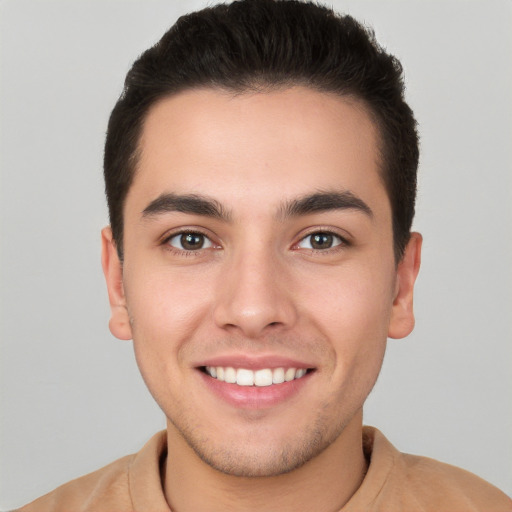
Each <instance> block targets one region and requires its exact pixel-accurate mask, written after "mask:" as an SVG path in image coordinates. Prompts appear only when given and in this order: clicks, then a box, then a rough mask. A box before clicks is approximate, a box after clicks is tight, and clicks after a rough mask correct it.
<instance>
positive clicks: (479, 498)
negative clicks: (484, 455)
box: [395, 454, 512, 512]
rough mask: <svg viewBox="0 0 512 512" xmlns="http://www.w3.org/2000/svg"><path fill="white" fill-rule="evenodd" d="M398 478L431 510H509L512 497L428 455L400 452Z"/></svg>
mask: <svg viewBox="0 0 512 512" xmlns="http://www.w3.org/2000/svg"><path fill="white" fill-rule="evenodd" d="M395 472H396V474H397V480H399V481H403V482H404V484H405V485H406V486H407V487H408V488H409V489H410V490H411V492H412V493H414V496H415V499H417V500H419V501H421V502H424V503H428V505H429V507H430V508H431V509H432V510H437V511H441V510H447V511H448V510H450V511H453V512H456V511H457V510H460V511H468V512H469V511H485V512H512V500H511V499H510V498H509V497H508V496H507V495H505V494H504V493H503V492H501V491H500V490H499V489H498V488H496V487H495V486H494V485H492V484H490V483H489V482H486V481H485V480H483V479H482V478H480V477H478V476H476V475H475V474H473V473H470V472H469V471H466V470H464V469H461V468H458V467H455V466H452V465H450V464H445V463H442V462H439V461H436V460H433V459H430V458H428V457H420V456H416V455H409V454H400V457H399V459H398V460H397V462H396V468H395Z"/></svg>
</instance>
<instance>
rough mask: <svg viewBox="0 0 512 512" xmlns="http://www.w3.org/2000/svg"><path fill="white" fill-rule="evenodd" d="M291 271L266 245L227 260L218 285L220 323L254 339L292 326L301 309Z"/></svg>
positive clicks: (217, 322) (219, 324) (217, 301)
mask: <svg viewBox="0 0 512 512" xmlns="http://www.w3.org/2000/svg"><path fill="white" fill-rule="evenodd" d="M287 275H288V272H287V271H286V268H285V265H284V264H283V262H279V261H278V258H276V257H272V254H269V253H268V252H267V251H265V250H264V249H260V250H257V251H247V252H245V253H243V254H242V253H240V254H238V255H237V256H236V257H234V258H232V259H231V260H230V261H229V262H226V268H225V272H224V273H223V275H222V276H221V282H220V283H219V284H218V286H217V290H218V293H217V297H216V304H215V309H214V319H215V323H216V325H217V326H218V327H220V328H222V329H224V330H228V331H232V332H235V331H238V332H239V333H240V334H243V336H244V337H247V338H251V339H257V338H260V337H262V336H264V335H266V334H267V333H269V332H270V331H276V332H277V331H278V330H283V329H287V328H290V327H292V326H293V325H294V324H295V322H296V321H297V311H296V307H295V304H294V301H293V295H292V289H291V287H290V282H289V279H288V278H287Z"/></svg>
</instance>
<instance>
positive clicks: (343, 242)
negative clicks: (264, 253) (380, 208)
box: [161, 228, 351, 256]
mask: <svg viewBox="0 0 512 512" xmlns="http://www.w3.org/2000/svg"><path fill="white" fill-rule="evenodd" d="M188 234H190V235H199V236H202V237H204V239H205V240H206V241H208V243H209V244H210V245H209V246H208V247H200V248H198V249H196V250H193V249H179V248H177V247H173V246H172V245H170V241H171V240H172V239H173V238H177V237H182V236H184V235H188ZM315 235H325V236H331V237H333V238H335V239H337V240H338V241H339V243H336V245H333V246H332V247H328V248H326V249H315V248H313V247H311V248H307V247H306V248H303V249H305V250H307V251H309V252H310V253H312V254H322V255H327V254H331V253H332V252H335V251H339V250H342V249H344V248H346V247H350V246H351V243H350V242H349V241H348V240H347V239H346V238H345V237H343V236H341V235H340V234H339V233H336V232H334V231H332V230H330V229H321V228H320V229H318V228H317V229H315V230H314V231H311V232H309V233H307V234H306V235H304V236H302V237H301V238H300V240H299V241H298V242H297V243H295V244H294V245H293V246H292V249H296V250H299V249H300V246H299V245H300V244H301V243H302V242H304V241H305V240H307V239H308V238H311V237H313V236H315ZM161 245H162V246H164V247H165V249H166V250H168V251H171V252H173V253H175V254H177V255H180V256H200V255H201V254H202V253H203V252H204V250H205V249H218V248H219V245H218V244H215V243H214V242H213V241H212V239H211V237H210V236H208V235H207V234H206V233H203V232H202V231H201V230H199V229H184V230H181V231H175V232H173V233H171V234H169V235H168V236H166V237H165V238H164V239H163V240H162V242H161Z"/></svg>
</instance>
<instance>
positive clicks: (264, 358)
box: [194, 354, 315, 370]
mask: <svg viewBox="0 0 512 512" xmlns="http://www.w3.org/2000/svg"><path fill="white" fill-rule="evenodd" d="M194 366H196V367H198V368H201V367H204V366H222V367H224V368H227V367H231V368H246V369H248V370H261V369H263V368H270V369H274V368H306V369H308V368H315V365H314V364H311V362H306V361H301V360H300V359H295V358H291V357H286V356H281V355H271V354H268V355H248V354H229V355H228V354H225V355H218V356H213V357H209V358H207V359H204V360H203V361H200V362H199V363H198V364H196V365H194Z"/></svg>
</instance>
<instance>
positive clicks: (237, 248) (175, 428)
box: [103, 87, 421, 512]
mask: <svg viewBox="0 0 512 512" xmlns="http://www.w3.org/2000/svg"><path fill="white" fill-rule="evenodd" d="M378 142H379V140H378V132H377V130H376V128H375V126H374V124H373V122H372V121H371V119H370V117H369V115H368V114H367V112H366V111H365V109H364V108H363V106H362V105H361V104H360V103H358V102H357V101H356V100H353V99H348V98H340V97H339V96H334V95H330V94H326V93H320V92H316V91H313V90H310V89H307V88H303V87H293V88H289V89H285V90H278V91H273V92H265V93H255V94H249V93H247V94H240V95H233V94H230V93H227V92H224V91H220V90H214V89H205V90H193V91H186V92H182V93H180V94H178V95H175V96H172V97H170V98H166V99H164V100H162V101H160V102H159V103H157V104H156V105H155V106H154V107H153V108H152V110H151V111H150V112H149V114H148V117H147V119H146V122H145V125H144V129H143V134H142V138H141V141H140V149H141V158H140V161H139V163H138V168H137V173H136V176H135V179H134V182H133V185H132V187H131V189H130V191H129V193H128V196H127V199H126V204H125V208H124V219H125V223H124V233H125V234H124V237H125V238H124V240H125V242H124V243H125V245H124V255H125V256H124V262H123V264H121V262H120V261H119V258H118V256H117V251H116V247H115V243H114V241H113V240H112V235H111V231H110V229H109V228H105V229H104V230H103V267H104V271H105V276H106V280H107V286H108V291H109V298H110V303H111V308H112V317H111V321H110V329H111V331H112V333H113V334H114V335H115V336H117V337H118V338H120V339H132V338H133V341H134V347H135V354H136V358H137V362H138V365H139V368H140V370H141V373H142V375H143V377H144V379H145V382H146V384H147V385H148V388H149V389H150V391H151V393H152V394H153V396H154V398H155V400H156V401H157V402H158V404H159V405H160V407H161V408H162V410H163V411H164V412H165V414H166V416H167V418H168V429H167V436H168V446H169V454H171V455H170V456H169V457H168V460H167V463H166V467H165V474H164V477H163V478H164V490H165V494H166V497H167V500H168V502H169V504H170V506H171V507H172V509H173V510H174V511H175V512H186V511H189V510H190V511H192V510H209V511H216V510H219V511H220V510H222V511H223V512H225V511H227V510H228V511H229V510H244V511H249V510H261V509H262V507H263V508H264V510H267V511H269V510H279V511H287V510H294V511H297V510H316V511H324V510H325V511H333V510H338V509H339V508H341V507H342V506H343V504H344V503H346V502H347V501H348V499H349V498H350V496H352V494H353V493H354V492H355V491H356V490H357V488H358V487H359V485H360V483H361V481H362V479H363V477H364V473H365V471H366V461H365V459H364V455H363V451H362V445H361V435H362V406H363V403H364V401H365V399H366V397H367V396H368V394H369V392H370V391H371V389H372V387H373V385H374V383H375V381H376V379H377V376H378V374H379V371H380V368H381V364H382V359H383V356H384V352H385V347H386V342H387V338H388V336H389V337H392V338H401V337H404V336H407V335H408V334H409V333H410V332H411V330H412V329H413V326H414V316H413V310H412V299H413V287H414V282H415V279H416V276H417V273H418V270H419V264H420V249H421V237H420V235H418V234H416V233H413V234H412V237H411V240H410V242H409V244H408V246H407V249H406V252H405V255H404V257H403V259H402V260H401V261H400V262H399V263H398V264H397V262H396V261H395V259H394V254H393V235H392V228H391V225H392V224H391V208H390V204H389V199H388V196H387V194H386V190H385V188H384V185H383V181H382V179H381V176H380V170H379V166H380V155H379V152H378V149H377V148H378ZM326 191H327V192H336V193H341V194H343V193H346V192H347V191H349V192H350V193H351V194H352V196H353V197H356V198H358V199H359V200H360V201H361V202H362V203H364V204H365V205H366V206H367V207H368V210H369V211H370V212H369V211H364V210H363V209H361V208H359V207H351V208H329V209H326V210H323V209H320V210H318V211H309V212H306V213H304V212H302V213H300V214H293V215H285V214H284V213H283V211H286V205H289V204H290V202H293V201H297V200H300V199H301V198H303V197H305V196H308V195H314V194H317V193H319V192H326ZM162 194H174V195H175V196H176V195H186V196H187V195H190V194H196V195H201V196H205V197H208V198H209V199H212V200H214V201H215V202H216V203H215V204H217V205H221V207H222V212H223V213H225V214H226V215H225V217H226V218H219V217H218V216H212V215H204V214H203V213H204V212H203V213H191V212H183V211H172V209H169V208H167V209H164V211H157V212H154V211H153V212H151V213H150V214H148V213H146V214H144V213H143V212H144V211H145V210H147V208H148V205H150V204H151V203H153V204H154V201H155V200H156V199H158V198H159V197H162ZM175 196H173V197H175ZM210 213H211V212H210ZM183 230H185V231H192V232H194V233H198V234H199V237H200V240H202V241H204V245H203V247H202V248H199V249H196V248H195V247H194V249H193V250H188V251H185V250H183V247H182V246H180V243H181V242H182V240H183V239H182V237H181V235H180V233H183ZM314 233H317V234H318V233H327V234H332V235H333V238H332V239H328V243H327V244H324V245H320V246H316V247H317V248H316V249H312V248H311V242H312V241H314V239H312V238H311V235H312V234H314ZM203 235H204V236H205V237H206V238H201V236H203ZM324 240H325V239H324ZM330 241H332V244H331V245H332V246H330V247H329V244H330V243H331V242H330ZM318 247H320V248H318ZM218 357H228V358H229V357H238V358H240V357H242V358H243V357H248V358H256V359H257V358H261V357H265V358H267V359H266V360H272V358H274V357H284V358H290V359H292V360H294V361H301V362H303V363H304V364H306V365H307V367H308V368H310V369H311V370H312V371H310V372H309V373H308V375H307V376H306V378H305V380H304V382H303V383H302V385H301V386H300V388H299V389H298V391H297V392H295V393H293V394H292V395H291V396H290V397H287V398H286V399H283V400H278V401H277V403H275V404H272V405H268V404H267V405H264V406H260V407H257V406H255V403H256V404H257V399H256V402H251V401H248V403H247V404H242V406H234V405H233V404H232V403H230V402H229V401H226V400H224V399H223V398H222V397H221V398H219V396H217V395H216V394H215V393H213V392H212V391H211V389H210V388H209V387H208V385H205V382H207V379H208V378H209V377H206V376H205V374H204V373H203V372H201V371H200V369H199V368H198V366H199V365H201V364H202V363H203V364H204V362H205V361H209V360H212V358H213V359H215V358H218ZM197 482H201V485H200V486H198V485H197ZM311 489H315V492H314V493H311ZM205 504H208V505H205Z"/></svg>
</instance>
